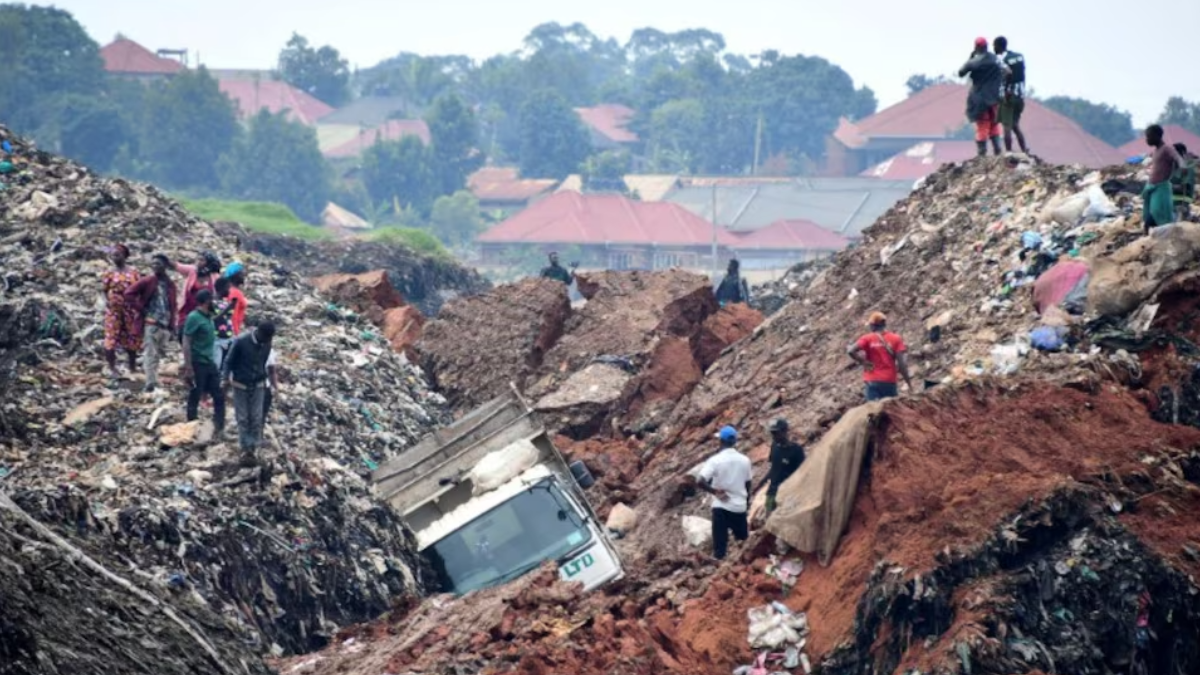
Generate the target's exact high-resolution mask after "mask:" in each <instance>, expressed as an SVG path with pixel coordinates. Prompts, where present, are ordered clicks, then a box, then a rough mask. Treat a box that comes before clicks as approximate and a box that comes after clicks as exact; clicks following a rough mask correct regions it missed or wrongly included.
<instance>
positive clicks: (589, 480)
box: [571, 460, 596, 490]
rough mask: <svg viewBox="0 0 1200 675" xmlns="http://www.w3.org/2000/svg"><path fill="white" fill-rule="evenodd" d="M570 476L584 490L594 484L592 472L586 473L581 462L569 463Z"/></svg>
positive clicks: (584, 466) (585, 468)
mask: <svg viewBox="0 0 1200 675" xmlns="http://www.w3.org/2000/svg"><path fill="white" fill-rule="evenodd" d="M571 476H572V477H574V478H575V482H576V483H578V484H579V487H581V488H583V489H584V490H586V489H588V488H590V487H592V486H593V485H595V484H596V478H595V477H594V476H592V472H591V471H588V468H587V466H586V465H585V464H584V463H583V462H582V461H581V460H576V461H574V462H571Z"/></svg>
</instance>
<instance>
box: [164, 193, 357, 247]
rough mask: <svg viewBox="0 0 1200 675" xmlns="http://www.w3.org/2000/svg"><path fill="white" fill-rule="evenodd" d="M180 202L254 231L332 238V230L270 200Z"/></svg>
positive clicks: (201, 213)
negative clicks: (309, 221) (327, 229)
mask: <svg viewBox="0 0 1200 675" xmlns="http://www.w3.org/2000/svg"><path fill="white" fill-rule="evenodd" d="M179 203H180V204H183V206H184V208H186V209H187V210H189V211H191V212H192V213H194V214H196V215H198V216H200V217H201V218H203V219H205V220H209V221H216V220H227V221H231V222H235V223H241V224H242V226H244V227H245V228H246V229H247V230H250V231H251V232H259V233H262V234H285V235H289V236H292V237H297V238H299V239H307V240H310V241H312V240H318V239H330V238H332V236H333V235H331V234H330V233H329V232H327V231H325V230H323V229H321V228H319V227H316V226H314V225H309V224H308V223H306V222H304V221H303V220H300V218H299V217H297V216H296V214H294V213H292V210H291V209H289V208H288V207H286V206H284V205H282V204H273V203H269V202H238V201H226V200H223V199H180V200H179Z"/></svg>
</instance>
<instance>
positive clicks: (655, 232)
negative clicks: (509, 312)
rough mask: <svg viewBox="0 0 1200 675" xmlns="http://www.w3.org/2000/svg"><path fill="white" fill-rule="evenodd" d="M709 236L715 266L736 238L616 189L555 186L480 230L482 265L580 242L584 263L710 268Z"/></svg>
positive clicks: (681, 210) (661, 204)
mask: <svg viewBox="0 0 1200 675" xmlns="http://www.w3.org/2000/svg"><path fill="white" fill-rule="evenodd" d="M714 238H715V240H716V244H717V256H718V258H719V261H718V262H719V263H720V264H722V265H723V264H725V262H727V261H728V260H729V258H731V257H732V256H733V249H734V247H736V246H737V245H738V243H739V241H740V240H739V239H738V237H737V236H735V235H733V234H731V233H730V232H729V231H728V230H726V229H724V228H714V227H713V225H712V223H709V222H708V221H707V220H705V219H703V218H701V217H700V216H697V215H696V214H694V213H692V212H691V211H688V210H687V209H685V208H683V207H682V206H679V205H678V204H672V203H670V202H639V201H635V200H632V199H629V198H628V197H625V196H623V195H618V194H580V193H578V192H556V193H554V194H553V195H550V196H549V197H546V198H544V199H541V200H539V201H537V202H536V203H534V204H533V205H532V206H530V207H529V208H527V209H525V210H524V211H521V212H520V213H518V214H516V215H514V216H512V217H511V218H509V219H507V220H505V221H504V222H502V223H499V224H497V225H495V226H494V227H492V228H491V229H489V230H488V231H486V232H484V233H483V234H481V235H480V236H479V237H478V238H477V239H476V242H477V243H478V244H479V248H480V252H481V254H482V257H483V263H484V264H485V265H506V264H510V263H512V262H514V261H515V260H518V259H519V258H520V257H521V256H522V254H523V253H526V252H528V251H529V250H530V249H533V250H538V251H542V252H549V251H553V250H559V249H564V248H567V247H578V249H580V250H581V251H582V256H581V258H580V259H579V260H578V262H579V263H580V264H581V265H583V266H584V267H598V268H604V269H614V270H652V269H667V268H672V267H681V268H690V269H708V267H709V266H710V264H711V261H712V247H713V241H714Z"/></svg>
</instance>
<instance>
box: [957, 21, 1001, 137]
mask: <svg viewBox="0 0 1200 675" xmlns="http://www.w3.org/2000/svg"><path fill="white" fill-rule="evenodd" d="M1005 70H1006V69H1005V66H1004V64H1003V62H1001V61H1000V59H999V57H997V56H996V55H995V54H993V53H991V52H989V51H988V42H987V38H976V40H975V51H974V52H972V53H971V58H970V59H969V60H968V61H967V62H966V64H964V65H963V67H962V68H960V69H959V71H958V76H959V77H967V76H968V75H969V76H970V77H971V93H970V94H968V95H967V119H969V120H971V121H972V122H974V123H975V147H976V148H977V149H978V152H979V156H980V157H983V156H985V155H987V146H988V141H989V140H990V141H991V142H992V149H993V150H995V152H996V154H997V155H999V154H1000V112H999V107H1000V96H1001V94H1002V93H1003V90H1004V78H1005Z"/></svg>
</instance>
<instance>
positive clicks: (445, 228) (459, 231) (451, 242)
mask: <svg viewBox="0 0 1200 675" xmlns="http://www.w3.org/2000/svg"><path fill="white" fill-rule="evenodd" d="M429 229H430V230H431V231H432V232H433V233H434V235H436V236H437V238H438V239H440V240H441V241H442V242H443V243H445V244H446V245H447V246H465V245H468V244H470V243H471V242H472V241H474V239H475V237H476V236H477V235H478V234H479V233H480V232H482V231H483V218H482V217H480V215H479V202H478V201H477V200H476V199H475V196H474V195H472V194H471V193H470V192H468V191H466V190H459V191H458V192H455V193H454V194H452V195H442V196H441V197H438V198H437V199H436V200H435V201H434V202H433V212H432V213H431V214H430V216H429Z"/></svg>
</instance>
